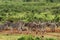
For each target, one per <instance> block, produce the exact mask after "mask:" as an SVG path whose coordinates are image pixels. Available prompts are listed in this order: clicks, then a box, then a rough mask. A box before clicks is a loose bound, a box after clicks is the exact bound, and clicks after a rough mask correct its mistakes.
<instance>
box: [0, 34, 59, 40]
mask: <svg viewBox="0 0 60 40" xmlns="http://www.w3.org/2000/svg"><path fill="white" fill-rule="evenodd" d="M42 39H44V40H59V39H56V38H54V37H53V38H47V37H44V38H41V37H33V36H32V35H20V34H13V35H5V34H0V40H42Z"/></svg>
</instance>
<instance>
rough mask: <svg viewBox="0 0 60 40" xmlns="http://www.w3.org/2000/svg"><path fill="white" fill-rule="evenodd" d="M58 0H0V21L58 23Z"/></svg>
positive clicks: (59, 10) (59, 6)
mask: <svg viewBox="0 0 60 40" xmlns="http://www.w3.org/2000/svg"><path fill="white" fill-rule="evenodd" d="M59 2H60V0H18V1H17V0H0V21H1V22H2V21H7V20H13V21H18V20H23V21H25V22H29V21H35V20H37V21H56V22H60V16H59V15H60V3H59Z"/></svg>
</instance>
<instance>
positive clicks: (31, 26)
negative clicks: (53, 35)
mask: <svg viewBox="0 0 60 40" xmlns="http://www.w3.org/2000/svg"><path fill="white" fill-rule="evenodd" d="M59 26H60V22H57V23H55V22H40V21H39V22H34V21H33V22H28V23H26V22H23V21H18V22H13V21H7V22H5V23H4V24H0V31H2V30H6V29H10V30H11V31H13V29H14V28H16V29H17V30H18V31H25V30H30V31H33V30H36V29H38V30H39V31H44V30H45V28H46V27H49V28H51V31H52V32H54V31H55V28H56V27H59Z"/></svg>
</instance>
